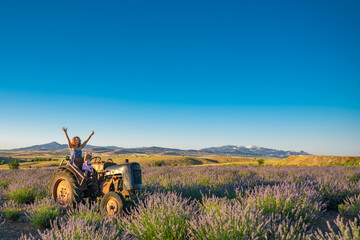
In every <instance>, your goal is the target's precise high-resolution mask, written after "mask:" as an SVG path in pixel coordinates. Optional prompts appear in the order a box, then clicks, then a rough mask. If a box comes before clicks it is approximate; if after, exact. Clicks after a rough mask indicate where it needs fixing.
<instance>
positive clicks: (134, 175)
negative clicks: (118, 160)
mask: <svg viewBox="0 0 360 240" xmlns="http://www.w3.org/2000/svg"><path fill="white" fill-rule="evenodd" d="M113 175H122V180H123V183H124V189H125V190H127V191H129V190H138V189H141V188H142V180H141V165H140V164H139V163H136V162H131V163H123V164H119V165H114V166H109V167H107V168H105V176H113Z"/></svg>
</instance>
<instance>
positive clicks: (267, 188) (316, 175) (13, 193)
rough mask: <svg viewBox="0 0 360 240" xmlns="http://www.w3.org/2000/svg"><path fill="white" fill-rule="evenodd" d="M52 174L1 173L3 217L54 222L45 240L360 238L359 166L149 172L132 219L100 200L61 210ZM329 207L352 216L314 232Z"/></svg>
mask: <svg viewBox="0 0 360 240" xmlns="http://www.w3.org/2000/svg"><path fill="white" fill-rule="evenodd" d="M51 175H52V171H50V170H12V171H1V172H0V179H1V180H0V194H1V196H2V198H6V203H5V204H4V205H3V206H2V209H1V212H2V215H3V216H5V217H6V218H7V219H8V220H11V218H10V217H11V216H13V215H14V212H21V211H22V212H25V214H26V216H27V217H28V218H29V220H31V222H32V223H33V224H35V225H36V226H39V227H49V226H50V223H51V227H50V228H48V229H45V230H44V229H41V230H39V234H40V237H41V238H42V239H90V238H91V239H117V238H119V239H122V238H129V239H132V238H134V239H306V238H308V239H355V238H356V234H357V235H359V225H358V222H357V221H358V218H359V217H360V216H358V213H359V210H360V197H359V196H360V167H345V166H323V167H255V166H249V167H241V166H236V167H235V166H226V167H225V166H219V167H161V168H145V169H144V171H143V183H144V188H145V189H144V192H142V193H141V194H140V195H139V198H138V199H136V200H134V203H133V206H132V207H131V210H130V212H129V213H128V214H125V215H123V216H121V217H119V218H116V219H107V218H105V217H104V216H101V213H100V211H99V206H98V203H92V204H90V203H86V204H80V205H79V206H78V207H77V208H76V209H70V210H63V209H61V208H59V207H58V206H57V205H56V204H54V203H53V202H52V201H51V200H49V199H48V197H49V196H48V191H47V185H48V183H49V179H50V177H51ZM330 209H333V210H338V211H339V212H340V213H341V214H342V215H343V216H344V217H346V218H347V219H349V221H346V222H344V221H343V219H340V218H338V219H337V221H336V224H337V225H338V226H339V228H340V231H339V232H331V231H329V232H327V233H322V232H321V230H319V229H314V227H311V226H312V223H313V222H314V220H315V219H316V218H318V217H319V216H320V215H321V214H322V213H323V212H324V211H327V210H330ZM6 214H7V215H6ZM44 215H46V216H49V217H48V218H44ZM9 216H10V217H9ZM47 224H48V226H47ZM22 238H23V239H32V237H31V236H23V237H22ZM34 238H35V237H34Z"/></svg>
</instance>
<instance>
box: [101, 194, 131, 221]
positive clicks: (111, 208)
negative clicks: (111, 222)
mask: <svg viewBox="0 0 360 240" xmlns="http://www.w3.org/2000/svg"><path fill="white" fill-rule="evenodd" d="M124 208H125V198H124V197H123V195H121V194H120V193H117V192H113V191H111V192H108V193H106V194H105V195H104V197H103V198H102V199H101V203H100V209H101V213H103V214H107V215H108V216H111V217H112V216H116V215H118V214H121V213H122V212H123V210H124Z"/></svg>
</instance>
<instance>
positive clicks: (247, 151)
mask: <svg viewBox="0 0 360 240" xmlns="http://www.w3.org/2000/svg"><path fill="white" fill-rule="evenodd" d="M85 149H86V151H91V152H94V153H105V154H109V155H116V154H159V155H181V156H185V155H212V154H215V155H228V156H254V157H255V156H256V157H260V156H262V157H279V158H285V157H288V156H292V155H310V154H309V153H306V152H304V151H299V152H296V151H284V150H276V149H271V148H263V147H257V146H247V147H245V146H234V145H226V146H222V147H210V148H202V149H200V150H192V149H191V150H182V149H175V148H162V147H141V148H121V147H116V146H105V147H100V146H92V145H87V146H86V147H85ZM2 151H11V152H19V151H28V152H36V151H51V152H54V153H58V154H68V152H69V150H68V145H67V144H60V143H58V142H51V143H46V144H42V145H34V146H30V147H24V148H15V149H8V150H2Z"/></svg>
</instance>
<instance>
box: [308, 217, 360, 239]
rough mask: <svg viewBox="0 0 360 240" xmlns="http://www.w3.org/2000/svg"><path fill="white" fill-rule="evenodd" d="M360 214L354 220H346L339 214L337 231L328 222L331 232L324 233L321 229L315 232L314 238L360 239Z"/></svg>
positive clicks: (336, 222)
mask: <svg viewBox="0 0 360 240" xmlns="http://www.w3.org/2000/svg"><path fill="white" fill-rule="evenodd" d="M359 219H360V214H358V215H357V217H356V218H355V219H354V221H349V222H345V220H344V219H343V218H341V217H340V216H338V217H337V218H336V220H335V224H336V226H337V227H338V228H339V231H338V232H336V231H335V230H334V229H333V228H332V227H331V226H330V223H329V222H327V225H328V228H329V230H330V232H325V233H323V232H322V231H321V230H320V229H318V231H317V232H315V234H314V236H313V238H314V239H317V240H359V239H360V226H359Z"/></svg>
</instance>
